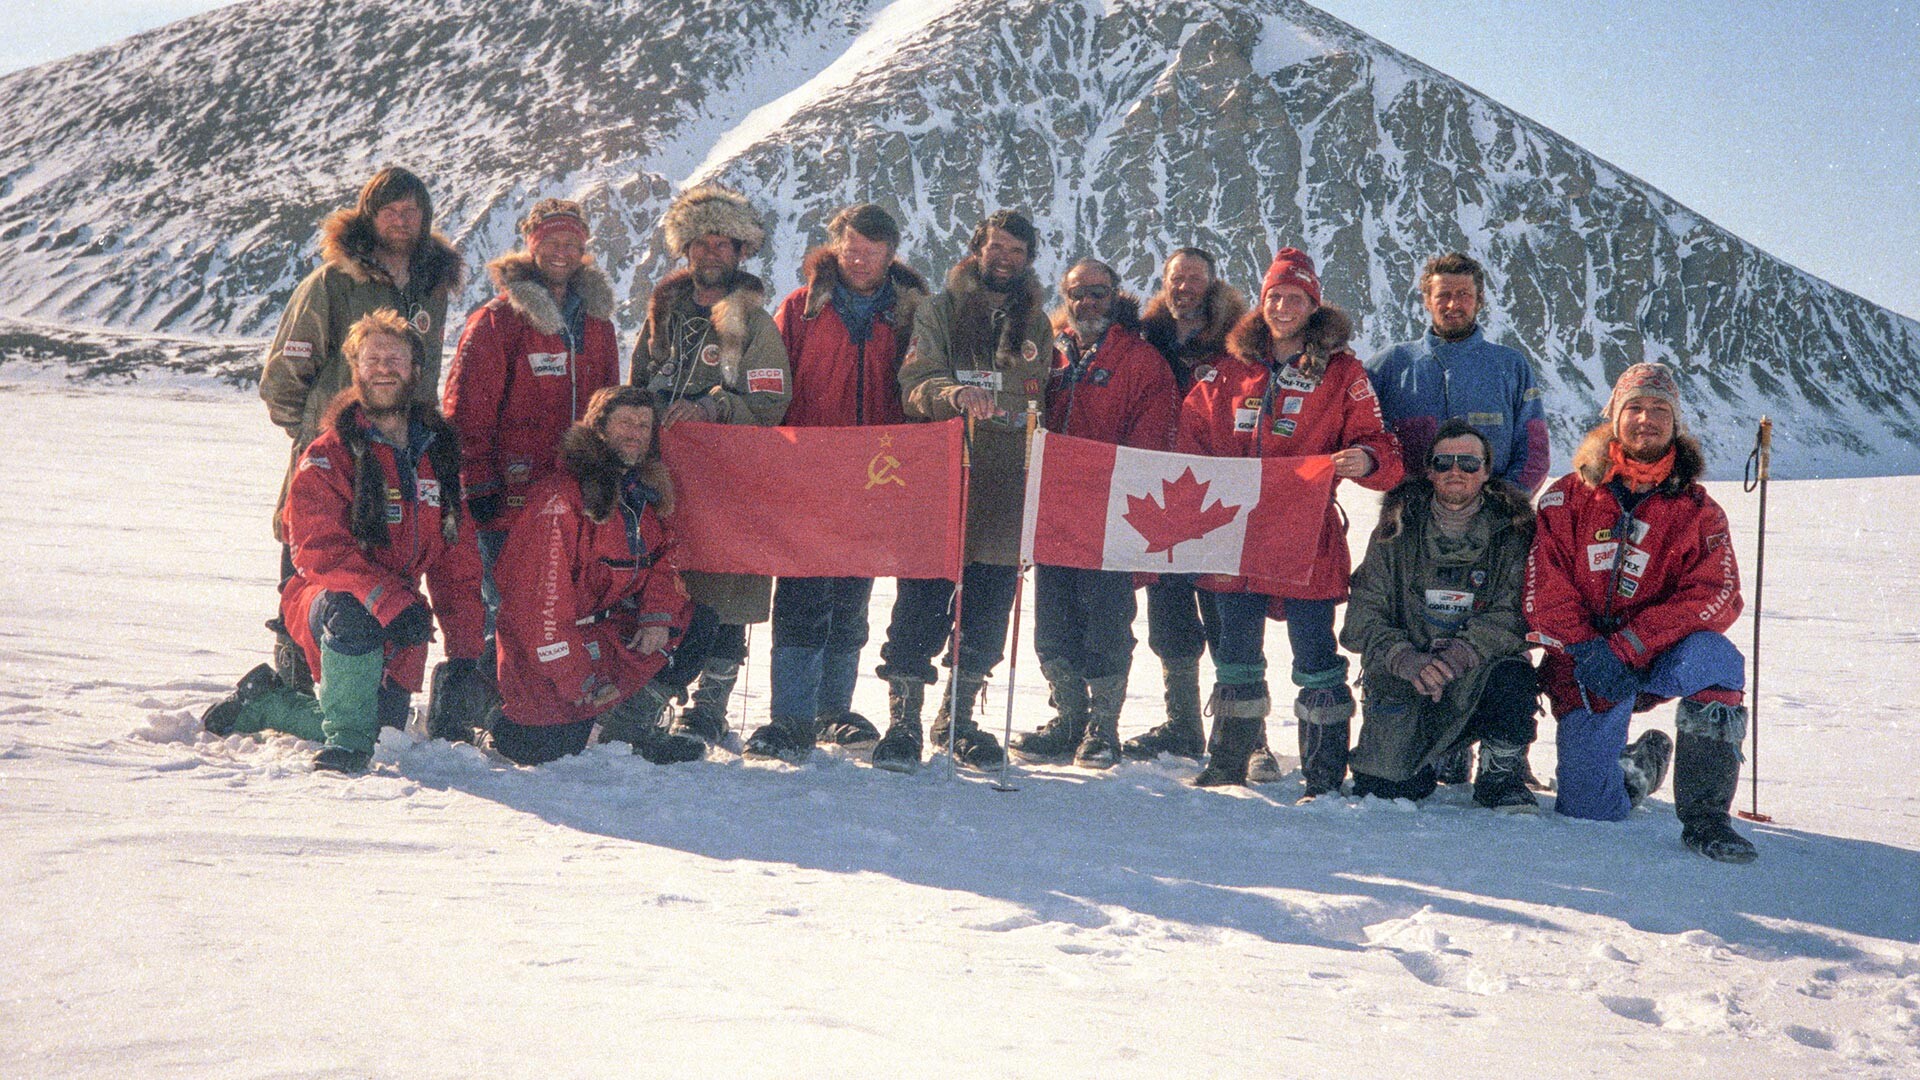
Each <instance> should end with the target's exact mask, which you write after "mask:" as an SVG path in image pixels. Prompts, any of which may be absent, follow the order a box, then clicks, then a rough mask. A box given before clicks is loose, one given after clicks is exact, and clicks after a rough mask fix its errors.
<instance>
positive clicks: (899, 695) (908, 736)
mask: <svg viewBox="0 0 1920 1080" xmlns="http://www.w3.org/2000/svg"><path fill="white" fill-rule="evenodd" d="M926 698H927V684H926V683H923V682H921V681H920V680H919V679H914V678H906V677H902V676H897V675H896V676H894V677H892V678H890V679H888V680H887V733H886V734H885V735H882V736H881V737H880V741H879V742H877V743H875V744H874V747H873V757H872V761H873V767H874V768H876V769H885V770H887V771H888V772H898V773H911V772H918V771H919V769H920V750H921V745H920V739H921V734H920V709H921V707H922V706H923V705H924V703H925V702H926Z"/></svg>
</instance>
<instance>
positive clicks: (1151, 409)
mask: <svg viewBox="0 0 1920 1080" xmlns="http://www.w3.org/2000/svg"><path fill="white" fill-rule="evenodd" d="M1138 312H1139V306H1138V304H1137V303H1136V302H1135V301H1134V299H1133V297H1131V296H1126V295H1124V294H1122V295H1121V296H1120V297H1119V298H1118V299H1116V300H1115V301H1114V321H1113V325H1112V326H1109V327H1108V328H1107V332H1106V333H1105V334H1104V335H1102V336H1101V338H1100V341H1099V342H1098V343H1097V344H1096V345H1095V346H1094V347H1093V348H1092V349H1091V350H1087V349H1084V348H1083V347H1081V345H1080V342H1079V339H1078V338H1077V337H1076V336H1075V335H1074V333H1073V329H1072V326H1071V324H1070V323H1069V322H1068V321H1067V318H1066V313H1065V312H1055V313H1054V316H1053V333H1054V348H1053V369H1052V370H1051V371H1050V372H1048V374H1047V430H1048V431H1057V432H1060V433H1061V434H1064V435H1075V436H1078V437H1080V438H1082V439H1098V440H1100V441H1101V442H1109V443H1117V444H1118V445H1120V446H1132V447H1136V448H1138V449H1142V450H1167V449H1170V448H1171V447H1172V445H1173V432H1174V416H1175V413H1176V411H1177V410H1178V408H1179V404H1180V398H1179V392H1178V391H1177V390H1176V389H1175V387H1174V381H1173V372H1172V370H1171V369H1169V368H1168V367H1167V361H1166V359H1165V358H1164V357H1162V356H1161V355H1160V350H1158V349H1156V348H1154V347H1153V346H1151V345H1149V344H1147V341H1146V339H1145V338H1143V337H1141V336H1140V333H1139V327H1140V319H1139V314H1138ZM1076 352H1077V353H1078V357H1079V367H1078V370H1076V369H1075V365H1074V355H1073V354H1074V353H1076Z"/></svg>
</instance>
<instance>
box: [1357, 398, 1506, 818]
mask: <svg viewBox="0 0 1920 1080" xmlns="http://www.w3.org/2000/svg"><path fill="white" fill-rule="evenodd" d="M1491 451H1492V448H1491V446H1489V445H1488V442H1487V439H1486V436H1484V435H1482V434H1481V433H1480V432H1479V431H1478V430H1476V429H1474V428H1473V427H1471V426H1469V425H1468V424H1467V422H1466V421H1465V420H1459V419H1454V420H1449V421H1447V422H1446V423H1445V424H1443V425H1441V427H1440V428H1439V430H1438V432H1437V433H1436V434H1435V436H1434V441H1433V448H1432V450H1431V451H1430V452H1429V453H1428V455H1427V457H1426V459H1425V461H1424V465H1425V468H1423V469H1422V470H1421V471H1420V472H1418V473H1416V474H1414V475H1412V476H1410V477H1408V478H1407V479H1406V480H1405V481H1404V482H1402V483H1401V484H1400V485H1399V486H1398V487H1396V488H1394V489H1393V490H1392V491H1391V492H1389V493H1388V494H1387V497H1386V500H1385V501H1384V502H1383V503H1382V504H1381V506H1380V524H1379V525H1378V526H1377V527H1376V528H1375V529H1374V532H1373V541H1372V543H1371V544H1370V545H1369V546H1368V548H1367V557H1366V559H1365V560H1364V561H1363V562H1361V564H1360V568H1359V569H1358V570H1356V571H1354V574H1353V595H1352V598H1351V599H1350V600H1349V601H1348V607H1347V621H1346V625H1345V626H1343V627H1342V628H1341V631H1340V643H1341V644H1342V645H1345V646H1346V647H1347V648H1348V650H1350V651H1352V652H1356V653H1359V654H1360V665H1361V685H1362V688H1363V694H1364V704H1363V707H1362V711H1361V727H1360V742H1359V745H1358V746H1356V747H1355V748H1354V751H1353V759H1352V767H1353V793H1354V794H1355V795H1378V796H1380V797H1381V798H1388V799H1391V798H1401V799H1424V798H1426V797H1427V796H1428V795H1430V794H1432V793H1433V789H1434V786H1435V783H1436V780H1435V773H1434V770H1435V766H1436V763H1438V762H1440V761H1441V760H1443V759H1445V758H1446V757H1447V756H1448V755H1449V754H1451V753H1453V752H1454V751H1456V750H1460V749H1464V748H1465V747H1466V746H1468V745H1469V744H1471V743H1472V742H1474V741H1475V740H1478V741H1479V743H1480V772H1479V775H1478V777H1477V778H1476V779H1475V780H1474V784H1473V798H1474V801H1475V802H1477V803H1479V804H1480V805H1482V806H1485V807H1489V808H1491V809H1495V810H1506V811H1518V812H1523V813H1531V812H1533V811H1535V810H1537V809H1538V808H1539V802H1538V800H1536V799H1535V798H1534V797H1533V792H1532V791H1530V790H1528V788H1527V785H1526V779H1525V777H1526V754H1527V747H1528V746H1529V745H1530V744H1531V743H1532V742H1533V737H1534V734H1535V732H1536V730H1537V728H1536V724H1535V721H1534V713H1535V711H1536V710H1537V709H1538V705H1537V703H1536V700H1535V699H1536V696H1537V694H1538V692H1539V691H1538V684H1537V682H1536V681H1535V678H1534V672H1533V665H1532V664H1530V663H1528V662H1527V658H1526V656H1525V651H1526V648H1527V643H1526V638H1525V636H1524V635H1525V633H1526V623H1525V622H1524V621H1523V620H1522V618H1521V615H1520V589H1521V585H1522V583H1523V580H1524V576H1525V572H1526V565H1527V550H1528V547H1529V545H1530V544H1531V543H1532V540H1533V508H1532V507H1531V506H1529V505H1528V503H1527V495H1526V493H1525V492H1523V491H1521V490H1520V489H1519V488H1517V487H1514V486H1513V485H1512V484H1509V483H1507V482H1506V481H1504V480H1493V481H1492V482H1491V483H1489V482H1488V480H1489V477H1490V476H1491V469H1492V463H1493V454H1492V452H1491Z"/></svg>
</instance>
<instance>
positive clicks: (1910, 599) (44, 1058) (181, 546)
mask: <svg viewBox="0 0 1920 1080" xmlns="http://www.w3.org/2000/svg"><path fill="white" fill-rule="evenodd" d="M285 452H286V446H285V443H284V440H283V438H282V436H280V435H279V433H278V432H277V431H275V430H274V429H272V428H271V427H270V426H269V425H268V424H267V423H266V422H265V418H264V416H263V415H262V412H261V409H260V407H259V405H258V403H257V402H256V401H254V400H252V399H251V398H250V397H247V396H244V395H234V394H231V393H225V392H216V391H210V390H193V389H181V388H173V389H161V390H125V389H116V390H110V391H101V390H75V389H68V388H64V387H60V386H55V385H49V384H47V383H44V382H43V383H39V384H34V385H22V384H12V385H0V907H4V910H5V917H4V919H0V956H5V957H6V958H7V959H6V963H5V964H4V968H0V1075H4V1076H10V1077H11V1076H18V1077H59V1076H113V1077H125V1076H142V1077H169V1076H179V1077H243V1076H246V1077H251V1076H275V1077H350V1076H351V1077H360V1076H395V1077H439V1076H449V1077H452V1076H458V1077H518V1076H537V1077H541V1078H543V1080H551V1078H558V1077H573V1076H580V1077H600V1076H612V1075H641V1074H650V1075H660V1076H729V1077H736V1076H782V1077H785V1076H827V1075H832V1076H888V1077H903V1076H1103V1077H1129V1076H1143V1077H1144V1076H1154V1077H1161V1076H1292V1075H1299V1076H1330V1075H1337V1074H1345V1075H1365V1076H1383V1077H1402V1076H1473V1077H1484V1076H1505V1075H1527V1076H1541V1077H1562V1076H1564V1077H1581V1076H1596V1077H1598V1076H1606V1077H1617V1076H1620V1075H1623V1074H1632V1075H1676V1074H1681V1073H1686V1074H1690V1075H1697V1076H1751V1077H1814V1076H1834V1077H1841V1076H1845V1077H1863V1076H1864V1077H1911V1076H1914V1075H1920V793H1916V791H1915V789H1914V782H1913V778H1914V776H1915V773H1916V766H1917V765H1920V750H1917V749H1916V748H1915V744H1916V740H1920V713H1916V710H1915V708H1914V706H1913V704H1912V703H1913V702H1914V701H1915V700H1916V699H1920V674H1916V669H1920V615H1917V614H1916V612H1920V577H1916V575H1915V574H1914V572H1913V567H1914V563H1915V556H1916V554H1920V540H1917V539H1916V536H1920V478H1914V477H1902V478H1891V479H1878V480H1849V481H1826V482H1794V483H1778V484H1775V485H1774V487H1773V489H1772V494H1771V503H1772V505H1771V507H1770V521H1769V524H1770V526H1771V529H1772V535H1771V539H1770V543H1769V545H1768V561H1769V567H1768V570H1769V575H1768V578H1769V580H1768V586H1767V591H1766V596H1765V601H1766V625H1767V638H1766V642H1765V647H1766V650H1767V651H1766V666H1765V670H1764V672H1763V682H1762V686H1761V694H1760V698H1759V703H1760V721H1761V725H1762V726H1761V747H1760V750H1761V761H1760V767H1761V777H1762V781H1761V784H1760V796H1759V797H1760V804H1761V808H1762V809H1763V810H1765V811H1766V812H1768V813H1771V814H1772V815H1773V816H1774V817H1775V818H1776V819H1777V823H1776V824H1773V825H1766V826H1751V825H1742V826H1741V827H1742V828H1743V829H1747V830H1750V831H1751V833H1752V834H1753V835H1754V836H1755V838H1756V840H1757V842H1758V843H1759V845H1760V850H1761V853H1762V857H1761V860H1760V861H1759V862H1758V863H1756V864H1754V865H1752V866H1748V867H1729V866H1722V865H1718V864H1714V863H1710V862H1707V861H1705V860H1703V859H1700V858H1698V857H1695V856H1692V855H1689V854H1687V853H1686V852H1685V851H1684V850H1682V849H1681V847H1680V845H1679V829H1678V826H1677V824H1676V823H1675V821H1674V819H1673V814H1672V809H1671V804H1670V802H1669V801H1668V796H1669V794H1670V793H1669V792H1668V791H1662V792H1661V793H1660V794H1659V795H1658V796H1657V797H1656V798H1655V799H1654V800H1653V802H1652V804H1651V805H1650V807H1649V808H1648V809H1646V810H1643V811H1641V812H1639V813H1637V814H1636V815H1635V816H1634V817H1633V818H1632V819H1631V820H1629V821H1627V822H1624V823H1621V824H1613V825H1607V824H1595V823H1590V822H1576V821H1570V820H1565V819H1561V818H1559V817H1556V816H1554V815H1552V814H1546V815H1542V816H1539V817H1535V818H1511V817H1497V816H1495V815H1492V814H1489V813H1486V812H1484V811H1479V810H1476V809H1474V808H1473V807H1472V806H1471V804H1470V801H1469V800H1468V798H1467V795H1466V793H1465V792H1464V791H1461V790H1443V791H1442V792H1441V793H1440V794H1438V795H1436V796H1435V797H1434V798H1433V799H1431V800H1429V801H1428V802H1427V803H1426V804H1424V805H1421V806H1418V807H1416V806H1413V805H1411V804H1406V803H1382V802H1380V801H1377V800H1369V801H1366V802H1364V803H1354V802H1347V801H1341V800H1331V801H1329V800H1321V801H1319V802H1316V803H1314V804H1311V805H1306V806H1296V805H1293V798H1294V796H1295V795H1296V794H1297V792H1298V787H1297V786H1296V785H1293V784H1288V783H1282V784H1280V785H1276V786H1274V787H1272V788H1266V789H1258V790H1254V791H1250V792H1237V791H1236V792H1220V791H1199V790H1195V789H1193V788H1190V787H1188V786H1186V785H1185V784H1184V783H1183V781H1184V780H1185V779H1186V778H1187V777H1188V776H1189V775H1190V774H1191V773H1192V772H1193V770H1192V769H1191V768H1189V767H1180V766H1174V765H1169V764H1163V765H1127V766H1124V767H1122V768H1120V769H1117V770H1115V771H1113V772H1111V773H1107V774H1093V773H1088V772H1082V771H1078V770H1074V769H1069V768H1057V769H1042V770H1021V771H1020V773H1019V775H1018V776H1017V777H1016V783H1017V784H1018V786H1019V788H1020V790H1019V791H1018V792H1017V793H1013V794H1000V793H996V792H994V791H993V790H991V788H990V787H989V785H988V783H987V782H986V781H985V780H983V779H982V778H979V777H975V776H970V775H964V774H963V775H959V776H957V777H956V776H955V775H953V774H952V773H951V772H949V771H946V770H943V769H940V768H930V769H928V770H924V771H923V772H922V773H920V774H919V775H917V776H914V777H911V778H906V777H899V776H895V775H892V774H887V773H882V772H877V771H874V770H872V769H870V768H868V767H867V765H866V764H865V763H864V762H863V761H859V760H854V759H851V758H847V757H840V756H835V755H829V754H822V755H819V756H817V757H816V758H815V760H814V761H813V762H811V763H810V764H808V765H806V766H804V767H801V768H791V767H788V766H784V765H777V764H745V763H743V762H741V761H740V760H738V759H737V758H733V757H723V758H722V759H721V760H716V761H708V762H703V763H698V764H692V765H677V766H671V767H656V766H652V765H648V764H646V763H644V762H642V761H641V760H640V759H638V758H636V757H632V756H629V755H622V754H616V753H613V752H612V751H611V750H610V749H605V748H602V749H596V750H595V751H593V752H591V753H589V754H587V755H585V756H584V757H581V758H578V759H573V760H569V761H565V762H562V763H558V764H555V765H551V766H547V767H544V768H539V769H522V768H514V767H510V766H506V765H503V764H501V763H499V762H497V761H494V760H490V759H488V758H487V757H485V756H483V755H482V754H481V753H480V752H479V751H478V750H475V749H474V748H472V747H466V746H450V745H447V744H445V743H428V742H423V741H420V740H419V739H417V738H414V737H411V736H408V735H405V734H401V733H389V734H388V735H387V737H386V739H385V741H383V743H382V744H381V748H380V752H379V755H378V759H377V763H376V770H375V772H374V773H373V774H372V775H369V776H366V777H364V778H360V779H355V780H344V781H343V780H341V779H338V778H335V777H331V776H314V775H312V774H310V773H309V772H308V771H307V769H306V764H307V760H308V758H309V757H310V755H311V749H312V748H311V747H310V746H309V745H306V744H302V743H299V742H297V741H295V740H293V739H290V738H285V737H276V738H272V739H268V740H265V741H261V740H257V739H254V738H247V737H235V738H230V739H214V738H210V737H208V736H207V735H205V734H204V733H202V732H201V731H200V729H199V723H198V721H197V719H196V717H197V716H198V714H199V712H200V710H201V709H202V708H204V707H205V706H206V704H208V703H209V702H210V701H212V700H213V699H214V698H215V697H217V696H218V695H220V694H221V693H223V692H224V691H225V690H226V689H227V688H228V687H229V686H230V684H231V682H232V680H233V679H234V678H235V677H236V676H238V675H239V674H240V673H241V672H242V671H244V670H246V668H248V667H250V666H251V665H253V664H254V663H257V662H259V661H260V660H262V659H265V646H266V644H267V635H266V633H265V631H263V630H262V629H261V627H260V621H261V620H262V619H264V618H265V617H266V616H268V615H269V614H271V612H272V609H273V602H274V597H273V589H272V580H273V570H274V566H275V561H276V558H277V552H276V550H275V548H274V545H273V543H272V540H271V538H270V537H269V535H268V532H267V518H268V513H269V509H270V507H271V505H272V502H273V497H274V493H275V490H276V485H277V484H278V482H279V477H280V471H281V469H282V468H283V466H284V463H285V458H284V455H285ZM1714 493H1715V495H1716V497H1718V498H1720V499H1721V501H1722V502H1723V503H1724V504H1725V505H1726V506H1727V508H1728V510H1729V512H1730V513H1731V515H1732V517H1733V520H1734V523H1735V528H1736V531H1737V532H1738V533H1739V535H1740V537H1741V541H1740V542H1741V551H1742V555H1743V558H1744V559H1745V560H1746V561H1747V563H1748V565H1747V567H1746V570H1747V574H1748V584H1749V590H1748V600H1749V610H1751V601H1752V588H1751V584H1752V566H1751V560H1752V551H1753V524H1754V520H1755V516H1756V500H1755V498H1754V497H1753V496H1750V495H1744V494H1742V493H1741V492H1740V490H1739V486H1738V485H1737V484H1719V485H1714ZM1349 509H1350V510H1351V511H1352V513H1353V516H1354V518H1355V522H1356V524H1355V532H1356V540H1360V539H1361V535H1360V534H1362V533H1363V532H1364V529H1365V526H1366V524H1367V523H1368V522H1367V519H1368V518H1370V516H1371V512H1372V504H1371V500H1370V499H1366V498H1357V499H1354V500H1353V501H1352V502H1350V504H1349ZM879 593H880V595H879V596H878V597H877V598H876V602H875V612H874V614H875V620H876V632H877V631H878V629H879V628H880V627H882V626H884V616H885V613H886V611H887V608H888V604H889V601H890V596H891V593H890V590H889V589H887V588H886V587H885V586H883V587H882V588H881V589H880V590H879ZM1140 629H1142V630H1143V629H1144V627H1141V628H1140ZM1275 630H1276V631H1277V630H1278V628H1277V627H1275ZM1751 634H1752V628H1751V624H1750V623H1749V622H1746V621H1743V622H1742V623H1741V625H1740V626H1739V627H1737V628H1736V630H1735V639H1736V640H1737V641H1740V642H1742V643H1743V644H1744V643H1746V642H1749V641H1750V640H1751ZM1030 640H1031V639H1030V638H1027V637H1023V639H1022V652H1023V654H1024V656H1023V660H1022V664H1021V670H1020V675H1019V681H1020V686H1019V688H1018V692H1017V693H1016V695H1015V712H1016V716H1015V724H1016V726H1019V727H1027V726H1031V725H1033V724H1036V723H1038V722H1039V720H1040V719H1041V718H1042V716H1043V715H1044V711H1045V706H1044V701H1045V695H1044V692H1043V690H1042V689H1041V687H1040V685H1039V683H1038V682H1037V680H1036V678H1035V673H1034V668H1033V665H1032V662H1031V651H1030ZM877 648H878V642H877V640H876V641H875V642H874V644H873V645H872V646H870V648H869V653H870V654H871V653H872V652H873V651H874V650H877ZM754 651H755V664H754V666H753V667H752V669H751V671H750V674H749V676H748V678H747V683H746V692H745V694H744V695H743V697H744V699H745V701H744V707H745V713H746V716H745V720H744V721H742V720H741V719H740V717H739V710H738V709H736V723H740V722H747V723H757V722H759V721H760V720H761V719H763V718H764V715H765V709H766V701H767V695H766V687H767V682H766V671H765V666H764V659H765V655H766V637H765V630H764V628H761V629H760V630H758V631H757V632H756V634H755V640H754ZM1268 652H1269V659H1270V662H1272V663H1273V664H1274V666H1275V668H1276V670H1284V668H1285V657H1286V644H1285V637H1284V634H1282V633H1278V632H1275V633H1273V634H1271V635H1270V636H1269V643H1268ZM871 659H872V657H871V655H870V656H869V660H870V661H871ZM1135 671H1136V680H1135V682H1136V685H1135V687H1134V690H1133V693H1132V695H1131V698H1130V702H1129V710H1128V713H1127V715H1126V717H1125V718H1124V720H1123V727H1124V728H1125V729H1126V732H1127V733H1131V732H1133V731H1137V730H1139V729H1141V728H1144V727H1146V726H1148V725H1150V724H1153V723H1157V722H1158V721H1159V720H1160V718H1161V712H1160V706H1159V700H1158V699H1159V695H1158V685H1157V683H1158V668H1157V665H1156V663H1155V661H1154V659H1153V657H1152V655H1151V654H1150V653H1149V652H1148V651H1147V650H1146V648H1145V646H1144V644H1143V645H1142V646H1141V647H1140V649H1139V652H1138V659H1137V664H1136V667H1135ZM1002 674H1003V675H1004V670H1003V672H1002ZM1004 687H1005V681H1004V678H1001V679H997V680H996V682H995V687H994V691H993V696H992V701H993V703H994V705H993V717H994V720H995V721H996V723H997V722H998V721H999V718H1000V715H1001V714H1000V710H1001V709H1002V708H1003V707H1004V700H1005V698H1004ZM882 698H883V695H882V692H881V687H880V686H879V684H878V683H877V682H875V681H873V680H871V679H869V680H867V681H865V682H864V683H863V685H862V686H861V689H860V698H859V705H860V706H861V707H862V708H863V710H864V711H867V713H868V715H870V716H877V715H879V714H880V713H881V712H883V711H884V710H883V700H882ZM1284 714H1285V710H1284V709H1282V710H1281V715H1278V716H1276V717H1275V720H1274V722H1273V724H1272V730H1273V737H1274V739H1275V745H1276V746H1281V747H1285V746H1290V745H1291V743H1292V741H1293V737H1294V736H1293V732H1292V730H1291V728H1292V722H1291V720H1290V718H1288V717H1286V716H1285V715H1284ZM1652 722H1653V723H1655V724H1658V725H1660V726H1663V727H1667V728H1668V729H1669V730H1671V723H1672V717H1671V710H1670V709H1663V710H1660V711H1658V712H1656V713H1655V714H1653V716H1652ZM1552 745H1553V739H1552V724H1551V721H1545V722H1543V725H1542V741H1541V743H1540V744H1539V746H1538V747H1537V748H1536V750H1535V753H1534V761H1535V765H1536V767H1537V768H1538V769H1539V770H1540V771H1541V772H1542V774H1543V775H1551V769H1552V759H1553V753H1552ZM1747 799H1748V794H1747V788H1746V787H1745V785H1744V783H1743V786H1742V791H1741V797H1740V805H1741V806H1745V805H1746V804H1747Z"/></svg>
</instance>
